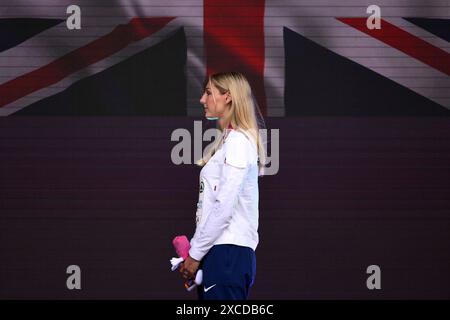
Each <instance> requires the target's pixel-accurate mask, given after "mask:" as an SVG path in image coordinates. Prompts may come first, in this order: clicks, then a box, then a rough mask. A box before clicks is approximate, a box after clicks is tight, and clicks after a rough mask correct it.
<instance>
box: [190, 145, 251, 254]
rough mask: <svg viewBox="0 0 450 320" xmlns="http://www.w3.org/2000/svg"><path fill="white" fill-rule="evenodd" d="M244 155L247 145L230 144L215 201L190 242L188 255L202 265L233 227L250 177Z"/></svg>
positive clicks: (226, 150) (226, 151)
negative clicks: (238, 201) (248, 176)
mask: <svg viewBox="0 0 450 320" xmlns="http://www.w3.org/2000/svg"><path fill="white" fill-rule="evenodd" d="M237 152H238V153H237ZM245 152H246V150H245V141H242V140H240V139H230V141H227V147H226V149H225V164H224V165H223V168H222V173H221V177H220V182H219V191H218V194H217V197H216V200H215V202H214V205H213V207H212V211H211V212H210V214H209V215H208V217H207V219H206V221H205V223H204V224H203V225H202V226H201V227H198V228H197V230H196V231H195V234H194V237H193V238H192V240H191V249H190V250H189V255H190V256H191V257H192V258H194V259H195V260H198V261H200V260H201V259H202V258H203V257H204V256H205V255H206V253H207V252H208V251H209V249H211V247H212V246H213V245H214V242H215V241H216V240H217V239H218V238H219V237H220V235H221V234H222V233H223V231H224V230H225V229H226V228H227V227H228V225H229V224H230V221H231V217H232V213H233V208H234V206H235V204H236V202H237V199H238V194H239V192H240V190H241V188H242V185H243V182H244V179H245V176H246V173H247V168H246V167H247V166H246V164H247V159H246V153H245ZM230 160H231V161H230Z"/></svg>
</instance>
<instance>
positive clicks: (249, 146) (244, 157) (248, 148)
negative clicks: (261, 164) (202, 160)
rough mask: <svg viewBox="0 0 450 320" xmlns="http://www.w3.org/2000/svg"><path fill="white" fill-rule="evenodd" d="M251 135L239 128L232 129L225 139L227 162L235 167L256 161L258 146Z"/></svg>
mask: <svg viewBox="0 0 450 320" xmlns="http://www.w3.org/2000/svg"><path fill="white" fill-rule="evenodd" d="M251 139H252V138H251V137H250V136H248V135H247V134H245V133H244V132H242V131H239V130H231V132H230V133H229V134H228V136H227V138H226V140H225V144H224V146H225V157H226V160H225V162H226V163H228V164H231V165H234V166H235V167H241V168H243V167H246V166H247V165H248V164H252V163H254V162H256V158H255V155H256V148H255V146H254V143H252V141H251Z"/></svg>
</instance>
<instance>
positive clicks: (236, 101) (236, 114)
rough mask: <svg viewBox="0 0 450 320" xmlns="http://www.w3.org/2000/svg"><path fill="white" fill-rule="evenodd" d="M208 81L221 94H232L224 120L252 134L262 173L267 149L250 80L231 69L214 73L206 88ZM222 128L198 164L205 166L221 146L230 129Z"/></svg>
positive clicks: (237, 128) (243, 131)
mask: <svg viewBox="0 0 450 320" xmlns="http://www.w3.org/2000/svg"><path fill="white" fill-rule="evenodd" d="M208 83H213V84H214V86H215V87H216V88H217V89H218V90H219V92H220V93H221V94H225V93H227V92H229V94H230V95H231V102H230V112H229V113H228V116H227V117H226V118H224V119H223V120H222V121H223V124H224V127H225V128H227V127H228V126H229V124H231V126H232V127H233V129H234V130H237V131H240V132H242V133H244V134H245V135H246V136H247V137H249V135H250V137H251V138H252V139H253V141H254V142H255V143H256V146H257V150H258V163H259V164H258V165H259V168H260V174H261V175H262V173H263V171H264V166H265V164H266V150H265V144H264V142H263V139H262V137H261V134H260V132H259V127H258V120H257V114H256V112H259V110H256V106H255V105H254V100H253V98H252V91H251V88H250V84H249V82H248V80H247V79H246V77H245V76H244V75H243V74H241V73H240V72H235V71H231V72H221V73H215V74H212V75H211V76H209V77H208V79H207V80H206V81H205V83H204V86H203V87H204V88H206V85H207V84H208ZM211 90H212V88H211ZM220 130H221V134H220V135H219V136H218V137H217V138H216V140H215V142H214V144H213V146H212V147H210V148H209V149H208V150H206V151H205V155H204V156H203V158H201V159H200V160H198V161H197V162H196V164H197V165H199V166H204V165H205V164H206V163H207V162H208V161H209V159H211V157H212V156H213V155H214V153H215V152H216V151H217V149H219V147H220V146H221V144H222V141H223V139H224V138H225V137H226V135H227V134H228V129H225V130H223V129H220Z"/></svg>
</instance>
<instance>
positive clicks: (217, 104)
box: [200, 82, 231, 118]
mask: <svg viewBox="0 0 450 320" xmlns="http://www.w3.org/2000/svg"><path fill="white" fill-rule="evenodd" d="M213 94H214V96H213ZM230 101H231V98H230V95H229V93H228V92H226V93H224V94H222V93H220V91H219V90H218V89H217V88H216V87H215V86H214V84H213V83H212V82H209V83H208V84H207V85H206V88H205V91H204V92H203V95H202V97H201V98H200V103H201V104H202V105H203V106H204V108H205V117H219V118H220V117H222V116H223V115H224V114H225V112H226V111H227V109H228V104H229V103H230Z"/></svg>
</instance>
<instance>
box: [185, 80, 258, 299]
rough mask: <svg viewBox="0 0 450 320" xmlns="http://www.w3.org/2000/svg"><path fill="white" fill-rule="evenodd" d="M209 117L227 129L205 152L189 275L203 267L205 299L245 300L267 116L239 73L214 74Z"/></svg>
mask: <svg viewBox="0 0 450 320" xmlns="http://www.w3.org/2000/svg"><path fill="white" fill-rule="evenodd" d="M200 103H201V104H203V105H204V108H205V116H206V118H208V119H209V120H217V121H218V125H219V129H220V131H221V134H220V135H219V137H218V138H217V139H216V141H215V144H214V145H213V146H212V147H211V148H210V149H209V150H208V151H207V152H205V155H204V157H203V158H202V159H200V160H199V161H198V163H197V164H198V165H200V166H203V168H202V170H201V171H200V188H199V189H200V190H199V202H198V204H197V213H196V223H197V226H196V231H195V234H194V237H193V238H192V240H191V249H190V251H189V257H188V258H187V259H186V260H185V262H184V264H183V266H182V267H181V268H180V272H181V273H182V275H183V277H184V278H185V279H193V278H194V277H195V273H196V271H197V270H198V269H199V268H200V269H202V270H203V283H202V285H201V286H199V288H198V295H199V299H201V300H202V299H205V300H210V299H211V300H216V299H219V300H231V299H238V300H244V299H246V298H247V296H248V293H249V289H250V287H251V286H252V285H253V282H254V278H255V272H256V259H255V249H256V247H257V245H258V241H259V238H258V231H257V230H258V216H259V211H258V197H259V192H258V175H262V172H263V167H264V163H265V159H266V158H265V147H264V143H263V141H262V139H261V136H260V133H259V129H260V128H261V124H262V121H261V120H262V117H261V115H260V112H259V109H258V107H257V105H256V102H255V100H254V99H253V96H252V92H251V89H250V85H249V83H248V81H247V79H246V78H245V77H244V76H243V75H242V74H241V73H238V72H224V73H217V74H213V75H211V76H210V77H209V78H208V80H207V82H206V83H205V86H204V93H203V95H202V97H201V99H200Z"/></svg>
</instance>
